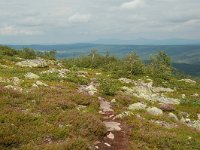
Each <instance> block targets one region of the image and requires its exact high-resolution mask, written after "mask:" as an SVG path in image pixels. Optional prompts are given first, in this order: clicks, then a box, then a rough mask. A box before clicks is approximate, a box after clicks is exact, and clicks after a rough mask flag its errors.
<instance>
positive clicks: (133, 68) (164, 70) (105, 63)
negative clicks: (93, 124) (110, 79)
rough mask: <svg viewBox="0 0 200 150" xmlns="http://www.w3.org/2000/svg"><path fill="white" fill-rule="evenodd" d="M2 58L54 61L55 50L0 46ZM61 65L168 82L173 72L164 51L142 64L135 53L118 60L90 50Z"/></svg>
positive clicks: (66, 60) (119, 75)
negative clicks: (142, 76) (14, 57)
mask: <svg viewBox="0 0 200 150" xmlns="http://www.w3.org/2000/svg"><path fill="white" fill-rule="evenodd" d="M3 56H8V57H9V56H11V57H12V56H18V57H21V58H24V59H34V58H37V57H42V58H45V59H56V50H52V51H45V52H41V51H35V50H33V49H29V48H24V49H22V50H15V49H13V48H10V47H7V46H0V58H1V57H3ZM63 63H64V65H65V66H66V67H68V68H71V67H80V68H92V69H102V70H103V71H108V72H111V73H112V74H113V75H114V76H116V77H132V76H140V75H148V76H151V77H154V78H159V79H164V80H169V79H170V78H171V77H172V75H173V70H174V69H173V68H172V66H171V59H170V57H169V56H168V55H167V54H166V53H165V52H164V51H160V52H158V53H157V54H155V55H152V56H150V61H149V62H148V63H144V62H143V61H142V60H141V58H140V57H139V56H138V55H137V54H136V53H135V52H131V53H129V54H128V55H126V56H124V57H123V58H118V57H116V56H112V55H110V54H109V53H107V54H105V55H103V54H100V53H98V52H97V50H91V52H90V53H89V54H88V55H84V56H80V57H78V58H68V59H64V60H63Z"/></svg>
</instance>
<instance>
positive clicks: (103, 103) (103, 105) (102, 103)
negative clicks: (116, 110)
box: [99, 98, 113, 113]
mask: <svg viewBox="0 0 200 150" xmlns="http://www.w3.org/2000/svg"><path fill="white" fill-rule="evenodd" d="M99 99H100V109H101V111H102V112H104V113H105V112H113V109H112V108H111V105H110V103H109V102H107V101H104V100H103V99H102V98H99Z"/></svg>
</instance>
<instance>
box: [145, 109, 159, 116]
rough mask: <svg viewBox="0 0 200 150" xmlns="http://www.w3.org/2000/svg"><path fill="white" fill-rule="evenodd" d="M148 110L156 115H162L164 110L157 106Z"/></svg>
mask: <svg viewBox="0 0 200 150" xmlns="http://www.w3.org/2000/svg"><path fill="white" fill-rule="evenodd" d="M147 112H148V113H149V114H151V115H154V116H160V115H162V114H163V111H162V110H161V109H159V108H156V107H152V108H147Z"/></svg>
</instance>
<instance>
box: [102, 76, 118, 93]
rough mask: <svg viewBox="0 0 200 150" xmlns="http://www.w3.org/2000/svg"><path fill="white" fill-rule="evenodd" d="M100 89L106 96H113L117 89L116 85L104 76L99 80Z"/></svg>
mask: <svg viewBox="0 0 200 150" xmlns="http://www.w3.org/2000/svg"><path fill="white" fill-rule="evenodd" d="M100 83H101V84H100V89H101V92H102V94H104V95H108V96H114V95H115V94H116V92H117V90H118V85H117V83H116V82H115V81H113V80H112V79H110V78H104V79H101V81H100Z"/></svg>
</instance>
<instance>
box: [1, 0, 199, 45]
mask: <svg viewBox="0 0 200 150" xmlns="http://www.w3.org/2000/svg"><path fill="white" fill-rule="evenodd" d="M0 20H1V21H0V43H2V44H5V43H13V44H33V43H34V44H36V43H38V44H42V43H43V44H44V43H53V44H55V43H76V42H88V41H95V40H98V39H122V40H131V39H138V38H146V39H171V38H181V39H196V40H200V0H0Z"/></svg>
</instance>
